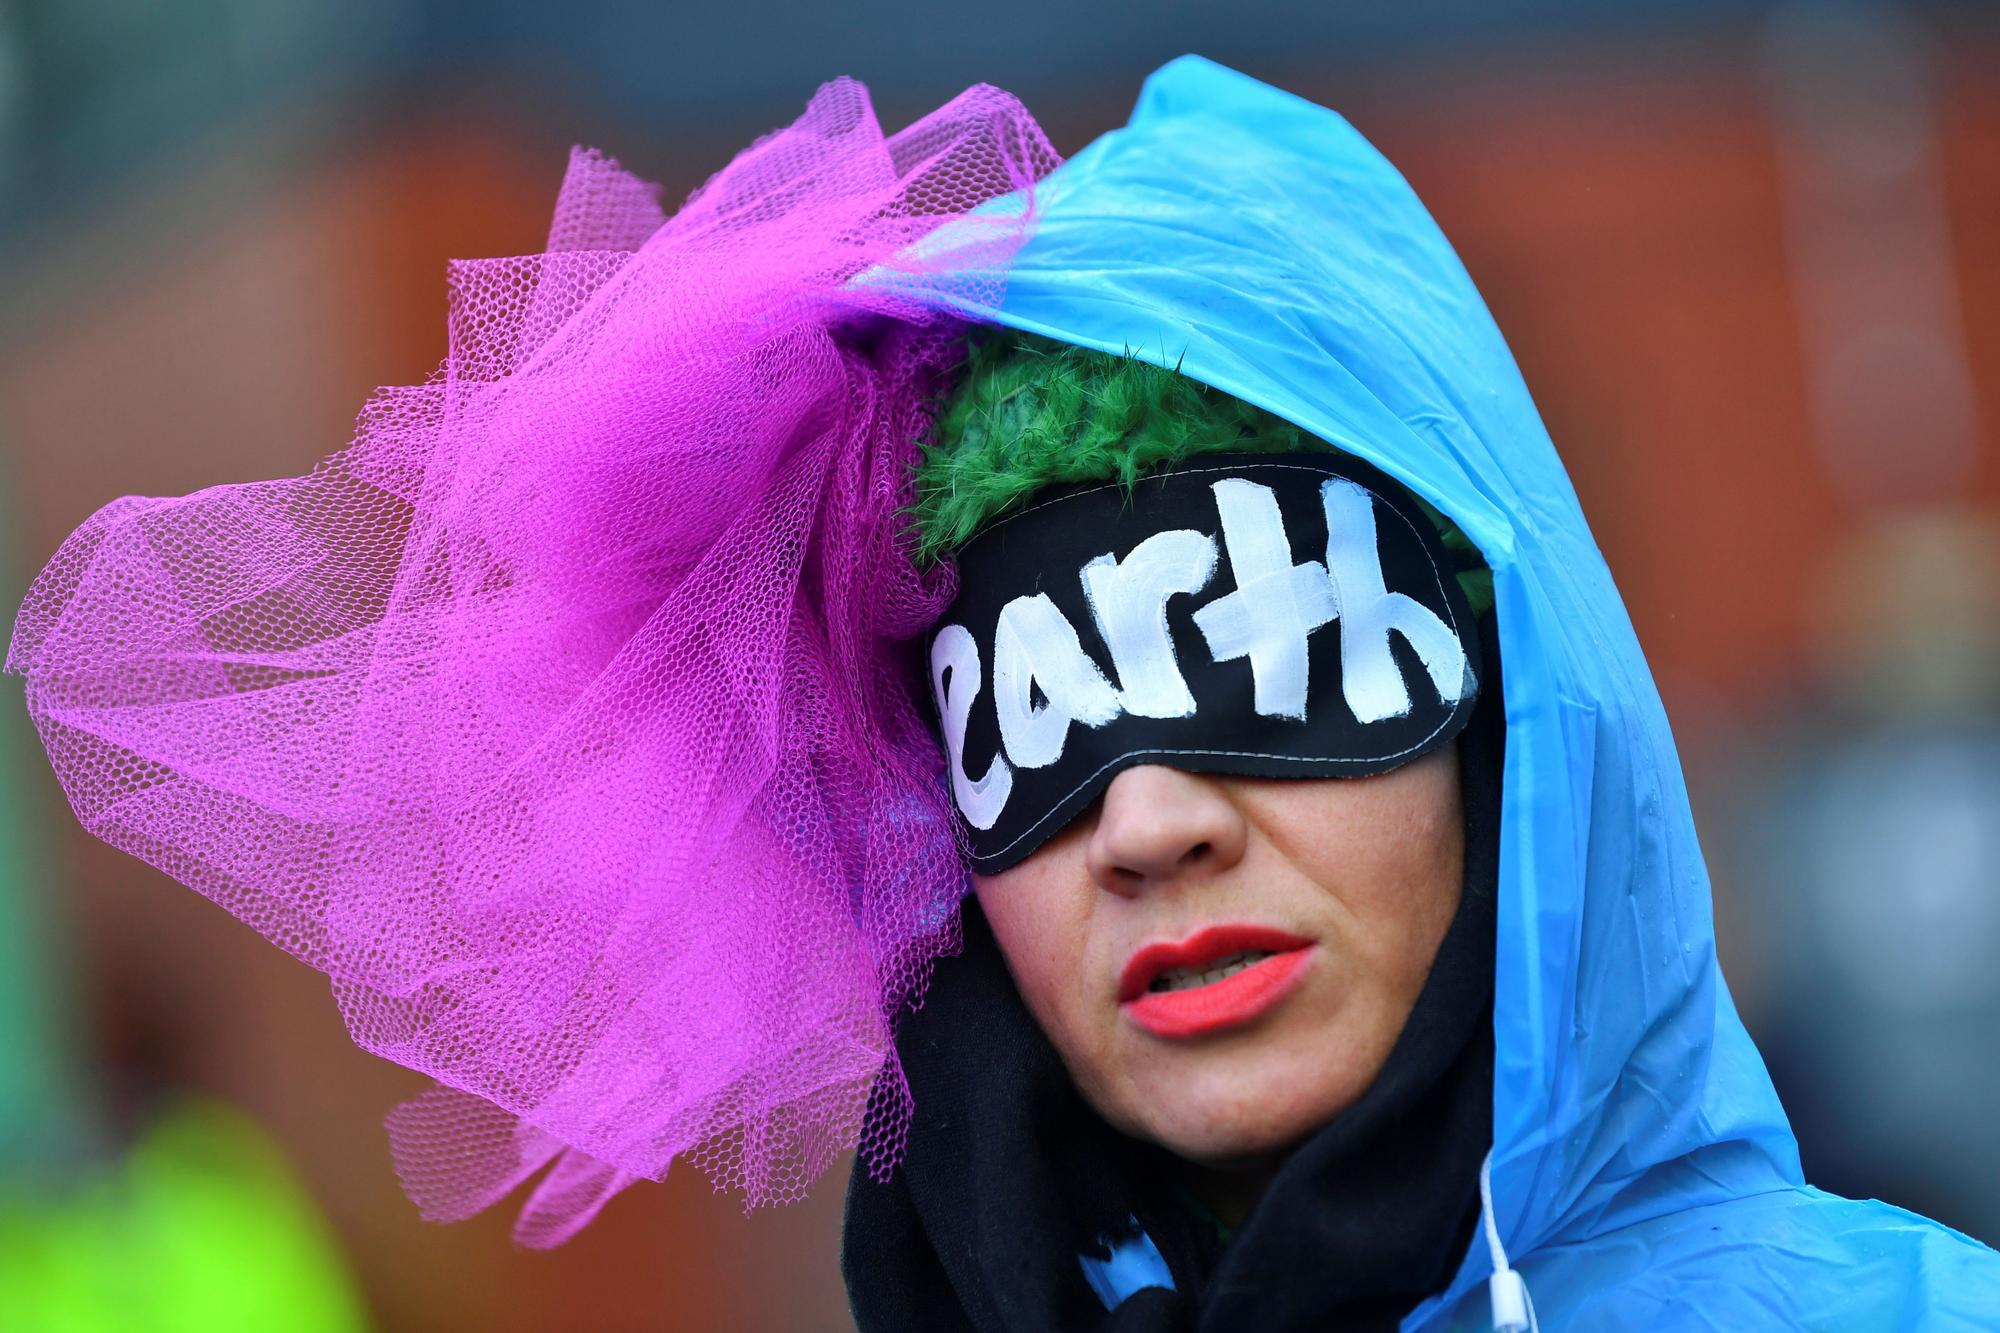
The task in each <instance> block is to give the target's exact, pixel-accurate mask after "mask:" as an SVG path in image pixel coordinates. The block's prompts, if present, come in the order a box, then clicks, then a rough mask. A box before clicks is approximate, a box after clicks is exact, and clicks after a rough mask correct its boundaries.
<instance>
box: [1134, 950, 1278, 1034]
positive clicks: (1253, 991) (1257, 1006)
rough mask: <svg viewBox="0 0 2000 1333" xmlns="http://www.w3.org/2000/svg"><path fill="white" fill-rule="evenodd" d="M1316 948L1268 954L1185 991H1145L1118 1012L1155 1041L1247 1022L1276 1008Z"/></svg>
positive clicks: (1218, 1029) (1216, 1030)
mask: <svg viewBox="0 0 2000 1333" xmlns="http://www.w3.org/2000/svg"><path fill="white" fill-rule="evenodd" d="M1316 952H1318V950H1317V948H1316V947H1313V946H1308V947H1306V948H1304V949H1293V950H1291V951H1289V952H1287V953H1278V954H1272V955H1271V956H1270V957H1269V958H1266V959H1264V960H1263V961H1262V962H1259V963H1253V964H1252V965H1250V966H1249V967H1246V968H1244V969H1243V970H1242V971H1241V972H1238V973H1236V974H1235V975H1234V976H1230V977H1224V978H1223V979H1222V980H1221V981H1216V982H1211V983H1210V984H1209V985H1206V986H1194V987H1191V988H1189V989H1187V990H1167V991H1148V992H1147V993H1146V994H1144V995H1141V996H1139V997H1138V998H1137V999H1134V1000H1127V1001H1125V1003H1124V1004H1122V1005H1120V1006H1119V1008H1121V1009H1123V1010H1124V1011H1125V1013H1126V1014H1127V1015H1128V1016H1129V1017H1130V1018H1131V1019H1132V1021H1133V1022H1135V1023H1137V1024H1138V1025H1139V1026H1140V1027H1142V1028H1144V1029H1146V1031H1148V1032H1150V1033H1152V1034H1153V1035H1154V1036H1156V1037H1166V1038H1168V1039H1170V1040H1178V1039H1180V1038H1183V1037H1199V1036H1202V1035H1204V1034H1205V1033H1210V1032H1220V1031H1222V1030H1223V1029H1224V1028H1233V1027H1238V1026H1241V1025H1242V1024H1244V1023H1248V1022H1249V1021H1250V1020H1251V1019H1253V1018H1256V1017H1257V1016H1258V1015H1260V1014H1263V1013H1265V1012H1266V1011H1268V1010H1270V1009H1272V1008H1274V1007H1276V1005H1277V1004H1278V1003H1279V1002H1280V1001H1282V1000H1283V999H1284V998H1285V997H1286V996H1287V995H1289V994H1291V992H1292V989H1293V987H1294V986H1296V985H1297V984H1298V981H1299V978H1300V977H1302V976H1304V975H1305V970H1306V966H1307V964H1309V963H1311V962H1312V959H1313V955H1314V954H1315V953H1316Z"/></svg>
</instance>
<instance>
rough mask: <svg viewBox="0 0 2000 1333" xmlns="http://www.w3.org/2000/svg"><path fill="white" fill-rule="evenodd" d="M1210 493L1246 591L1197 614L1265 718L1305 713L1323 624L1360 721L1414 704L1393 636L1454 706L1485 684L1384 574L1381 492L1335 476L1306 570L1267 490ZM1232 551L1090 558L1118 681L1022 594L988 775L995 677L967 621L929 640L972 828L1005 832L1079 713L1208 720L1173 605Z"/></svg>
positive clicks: (1241, 486)
mask: <svg viewBox="0 0 2000 1333" xmlns="http://www.w3.org/2000/svg"><path fill="white" fill-rule="evenodd" d="M1210 490H1211V491H1212V492H1213V494H1214V497H1215V506H1216V511H1217V515H1218V517H1219V519H1220V521H1221V527H1222V550H1223V553H1226V555H1227V558H1228V561H1229V566H1230V569H1231V571H1232V572H1233V574H1234V578H1235V584H1236V587H1235V591H1233V592H1230V593H1228V594H1226V595H1224V596H1222V597H1218V598H1216V599H1215V600H1213V601H1211V602H1209V603H1208V604H1207V605H1205V606H1203V607H1201V608H1199V609H1198V610H1196V611H1195V612H1194V617H1193V619H1194V624H1195V627H1196V628H1197V629H1198V630H1199V631H1200V632H1201V637H1202V639H1203V640H1204V642H1205V643H1206V645H1207V648H1208V652H1209V655H1210V657H1211V658H1212V659H1213V660H1214V661H1215V662H1218V663H1220V662H1228V661H1234V660H1237V659H1247V660H1248V662H1249V664H1250V670H1251V673H1252V698H1253V702H1254V707H1255V709H1256V711H1257V712H1258V713H1259V714H1261V715H1263V716H1265V717H1272V718H1285V719H1290V720H1292V721H1296V722H1299V723H1303V722H1305V721H1306V702H1307V685H1308V681H1309V680H1310V677H1311V671H1310V665H1311V657H1310V648H1311V645H1312V643H1313V642H1314V641H1315V640H1314V638H1313V632H1314V631H1315V630H1318V629H1320V628H1321V627H1322V626H1325V625H1327V624H1330V623H1332V622H1333V621H1335V620H1338V621H1339V622H1340V634H1339V640H1340V680H1341V692H1342V695H1343V697H1344V699H1345V701H1346V704H1347V707H1348V709H1349V711H1351V712H1352V714H1353V716H1354V719H1355V720H1356V721H1357V722H1359V723H1363V724H1366V723H1371V722H1380V721H1383V720H1385V719H1389V718H1398V717H1402V716H1405V715H1406V714H1408V713H1409V711H1410V707H1411V704H1410V693H1409V689H1408V687H1407V686H1406V684H1405V683H1404V680H1403V675H1402V672H1401V670H1400V669H1399V668H1398V667H1397V665H1396V662H1395V659H1394V657H1393V656H1392V655H1391V653H1390V648H1389V635H1390V634H1391V633H1392V632H1393V633H1397V634H1401V635H1402V636H1403V638H1404V640H1405V641H1406V642H1407V643H1408V644H1409V645H1410V647H1411V648H1412V649H1414V650H1415V652H1416V654H1417V657H1418V658H1419V659H1420V660H1421V661H1422V663H1423V666H1424V670H1425V672H1426V674H1428V675H1429V677H1430V679H1431V683H1432V685H1433V686H1434V687H1435V688H1436V690H1437V693H1438V696H1439V699H1440V700H1441V701H1442V702H1443V703H1444V704H1446V705H1447V706H1451V705H1454V704H1456V703H1457V702H1458V701H1459V699H1460V698H1461V697H1462V696H1463V695H1464V693H1465V691H1466V690H1467V689H1468V688H1469V687H1470V685H1471V681H1470V678H1469V673H1468V672H1467V670H1466V655H1465V649H1464V646H1463V645H1462V644H1461V643H1460V641H1459V638H1458V636H1457V634H1456V633H1454V632H1453V630H1452V629H1451V627H1449V626H1447V625H1446V624H1445V622H1444V621H1443V620H1442V619H1440V618H1439V617H1438V615H1437V614H1436V613H1435V612H1434V611H1432V610H1431V609H1430V608H1429V607H1427V606H1425V605H1423V604H1422V603H1421V602H1418V601H1417V600H1416V599H1414V598H1412V597H1410V596H1408V595H1406V594H1404V593H1400V592H1390V591H1388V589H1387V588H1386V586H1385V584H1384V580H1383V574H1382V562H1381V553H1380V549H1379V547H1378V545H1377V541H1376V530H1375V510H1374V497H1373V496H1372V495H1371V494H1370V493H1369V492H1368V491H1367V490H1365V489H1363V488H1362V487H1360V486H1358V485H1356V484H1355V483H1353V482H1351V481H1348V480H1345V479H1343V478H1339V477H1333V478H1328V479H1327V480H1326V481H1325V482H1323V483H1322V484H1321V486H1320V505H1321V508H1322V510H1323V511H1324V513H1325V516H1326V527H1327V542H1326V559H1325V561H1324V562H1323V563H1322V562H1321V561H1317V560H1312V561H1307V562H1305V563H1302V564H1294V563H1292V547H1291V541H1290V539H1289V537H1288V536H1287V534H1286V532H1285V525H1284V518H1283V515H1282V514H1281V512H1280V509H1279V505H1278V499H1277V496H1276V495H1275V494H1274V493H1273V492H1272V490H1271V489H1270V488H1269V487H1267V486H1264V485H1261V484H1259V483H1257V482H1253V481H1249V480H1247V479H1245V478H1241V477H1231V478H1228V479H1225V480H1222V481H1218V482H1215V483H1214V484H1213V485H1212V486H1211V487H1210ZM1218 554H1219V553H1218V550H1217V545H1216V541H1215V538H1213V537H1211V536H1208V535H1207V534H1205V533H1202V532H1197V531H1195V530H1193V529H1189V528H1177V529H1172V530H1169V531H1164V532H1157V533H1154V534H1153V535H1151V536H1149V537H1147V538H1146V539H1145V540H1144V541H1141V542H1139V543H1138V544H1137V545H1136V546H1135V547H1133V548H1132V550H1131V551H1130V553H1128V554H1127V555H1126V556H1125V558H1124V559H1122V560H1119V559H1116V558H1114V557H1113V556H1112V555H1110V554H1109V553H1107V554H1104V555H1100V556H1097V557H1096V558H1094V559H1092V560H1090V561H1088V562H1087V563H1085V564H1084V565H1083V567H1082V569H1081V570H1080V571H1079V574H1078V577H1079V578H1080V579H1081V580H1082V585H1083V593H1084V597H1085V600H1086V601H1087V603H1088V604H1089V607H1090V613H1091V618H1092V621H1093V622H1094V624H1095V627H1096V630H1097V634H1098V637H1099V639H1100V640H1101V641H1102V642H1103V644H1104V645H1105V647H1106V648H1107V649H1108V651H1109V653H1110V657H1111V664H1112V669H1113V672H1114V673H1115V675H1116V678H1117V681H1118V683H1117V684H1116V685H1113V684H1112V682H1111V680H1110V679H1109V678H1107V677H1106V675H1105V673H1104V672H1103V671H1102V670H1101V669H1100V668H1099V667H1098V665H1097V663H1096V662H1095V661H1093V660H1092V659H1091V657H1090V656H1089V654H1088V653H1086V652H1085V651H1084V648H1083V644H1082V641H1081V639H1080V637H1079V636H1078V634H1077V631H1076V628H1075V626H1074V625H1072V624H1071V623H1070V621H1069V618H1068V617H1067V616H1065V615H1064V614H1063V612H1062V611H1061V609H1060V608H1058V607H1057V606H1056V604H1055V603H1054V602H1053V601H1051V600H1050V599H1049V597H1048V595H1047V594H1046V593H1039V592H1038V593H1034V594H1031V595H1026V596H1021V597H1016V598H1014V599H1013V600H1011V601H1009V602H1008V603H1007V604H1006V605H1005V606H1004V607H1003V608H1002V609H1001V611H1000V615H999V619H998V621H997V623H996V625H995V628H994V633H993V655H992V662H993V694H994V700H993V701H994V708H995V713H996V716H997V720H998V723H999V731H1000V740H1001V746H1002V749H1003V750H1004V754H996V755H995V756H994V758H993V761H992V763H991V764H990V765H989V766H988V768H987V770H986V772H985V773H984V774H983V775H982V776H980V777H978V778H972V777H970V776H968V775H967V773H966V772H965V763H964V760H965V755H964V747H965V733H966V724H967V721H968V719H969V718H970V716H971V713H972V707H973V703H974V701H975V699H977V697H978V695H979V691H980V689H981V687H982V684H983V679H982V672H981V669H980V661H981V654H980V650H979V645H978V644H977V642H975V640H974V639H973V636H972V633H971V632H970V631H969V630H967V629H966V628H965V627H964V626H963V625H958V624H947V625H945V626H944V627H942V628H941V629H940V630H939V631H938V633H937V636H936V638H935V639H933V640H932V643H931V652H930V671H931V688H932V691H933V694H934V696H935V698H936V702H937V708H938V716H939V719H940V720H941V722H942V724H943V730H944V737H945V745H946V749H947V750H948V751H949V754H950V761H951V788H952V796H953V799H954V800H955V801H956V803H957V805H958V808H959V810H960V812H961V813H962V814H963V815H964V817H965V819H966V822H967V823H969V824H971V825H972V826H973V827H974V828H976V829H982V830H983V829H990V828H992V827H993V825H994V823H995V821H997V820H998V819H999V817H1000V813H1001V811H1002V810H1003V809H1004V808H1005V806H1006V804H1007V798H1008V797H1009V795H1010V794H1011V793H1012V791H1013V786H1014V769H1016V768H1021V769H1035V768H1043V767H1047V766H1048V765H1051V764H1054V763H1056V762H1057V761H1058V760H1059V759H1061V757H1062V754H1063V749H1064V746H1065V744H1066V742H1067V740H1068V738H1069V734H1070V728H1071V726H1072V725H1073V724H1075V723H1078V722H1080V723H1082V724H1084V725H1085V726H1087V727H1093V728H1095V727H1103V726H1105V725H1106V724H1107V723H1110V722H1112V721H1113V720H1115V719H1116V718H1118V717H1120V716H1123V715H1131V716H1133V717H1146V718H1187V717H1193V716H1195V714H1196V711H1197V703H1196V700H1195V696H1194V694H1193V693H1192V692H1191V691H1190V690H1189V688H1188V683H1187V679H1186V677H1185V676H1184V675H1183V673H1182V671H1181V663H1180V660H1179V657H1178V655H1177V653H1176V649H1175V645H1174V639H1173V635H1172V634H1171V633H1170V632H1169V629H1168V625H1167V603H1168V601H1169V600H1170V599H1171V598H1173V597H1176V596H1186V595H1192V594H1194V593H1198V592H1200V591H1201V590H1202V589H1203V588H1205V587H1207V586H1208V584H1209V582H1210V580H1211V579H1212V578H1213V576H1214V574H1215V569H1216V564H1217V560H1218ZM1038 696H1039V700H1040V702H1039V703H1038V702H1037V697H1038Z"/></svg>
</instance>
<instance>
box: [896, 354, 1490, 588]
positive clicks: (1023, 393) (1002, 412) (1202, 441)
mask: <svg viewBox="0 0 2000 1333" xmlns="http://www.w3.org/2000/svg"><path fill="white" fill-rule="evenodd" d="M1332 447H1333V446H1332V445H1329V444H1327V443H1326V442H1325V441H1324V440H1321V439H1319V438H1318V437H1316V436H1314V435H1311V434H1308V433H1307V432H1305V431H1302V430H1300V429H1299V428H1298V427H1297V426H1294V425H1292V424H1291V423H1290V422H1288V421H1286V420H1284V419H1283V418H1281V417H1277V416H1274V415H1272V414H1271V413H1269V412H1266V411H1264V410H1263V409H1261V408H1256V407H1252V406H1251V405H1250V404H1248V403H1245V402H1242V401H1241V400H1239V399H1236V398H1232V397H1230V396H1229V395H1228V394H1225V393H1221V392H1218V391H1217V390H1215V389H1211V388H1209V387H1208V386H1207V385H1205V384H1202V383H1200V382H1199V381H1197V380H1193V379H1189V378H1188V377H1186V376H1184V375H1179V374H1176V373H1175V372H1173V371H1171V370H1166V369H1162V368H1161V367H1159V366H1156V365H1153V364H1152V363H1150V362H1147V361H1139V360H1136V359H1134V358H1132V357H1121V356H1110V355H1107V354H1105V353H1103V352H1093V351H1090V350H1087V349H1085V348H1081V347H1074V346H1071V345H1069V344H1068V343H1059V342H1054V341H1052V340H1050V339H1047V338H1038V337H1035V336H1033V335H1031V334H1024V333H1016V332H1012V331H999V332H994V333H991V334H986V335H982V336H978V337H975V338H974V339H973V340H972V343H971V348H970V352H969V354H968V356H967V358H966V363H965V368H964V370H963V372H962V373H961V375H960V378H959V381H958V384H957V385H956V386H955V388H954V389H953V390H952V392H951V394H950V395H949V396H948V397H946V399H945V400H944V402H943V403H942V404H941V405H940V408H939V411H938V416H937V425H936V429H935V430H934V432H933V442H932V443H928V444H925V445H924V447H923V460H922V462H921V463H919V464H918V467H917V476H916V504H915V505H914V506H913V511H912V517H913V519H914V521H915V525H916V530H917V558H918V561H919V562H920V563H922V564H927V565H928V564H932V563H935V562H936V561H938V560H940V559H942V558H944V557H945V556H947V555H949V554H951V553H952V552H953V551H955V550H957V549H958V548H959V547H960V546H963V545H964V544H965V543H966V541H968V540H969V539H970V538H971V537H972V535H973V534H974V533H975V532H977V531H979V529H980V528H982V527H984V526H985V525H986V524H987V523H988V522H990V521H991V520H993V519H995V518H998V517H1000V516H1001V515H1002V514H1005V513H1007V512H1008V511H1009V510H1011V509H1013V508H1015V507H1016V506H1017V505H1019V504H1020V503H1021V502H1022V501H1023V500H1025V499H1026V498H1027V497H1028V496H1030V495H1032V494H1034V493H1035V492H1036V491H1038V490H1041V489H1042V488H1043V487H1045V486H1059V485H1064V484H1067V483H1073V482H1088V481H1111V480H1116V481H1118V482H1120V483H1122V484H1123V485H1126V486H1128V487H1129V486H1130V485H1131V484H1132V483H1133V482H1134V481H1136V480H1137V479H1138V478H1139V477H1141V476H1142V475H1144V474H1145V473H1147V472H1150V471H1152V470H1153V469H1155V468H1159V467H1166V466H1171V465H1173V464H1176V463H1179V462H1181V461H1182V460H1183V459H1186V458H1190V457H1194V456H1196V455H1199V454H1207V453H1223V452H1232V453H1272V454H1279V453H1290V452H1294V451H1309V450H1329V449H1332ZM1424 510H1425V512H1426V513H1428V514H1429V515H1430V517H1431V520H1432V521H1433V522H1434V523H1436V524H1437V527H1438V531H1439V533H1440V534H1441V535H1442V537H1443V540H1444V545H1445V547H1446V549H1448V550H1450V551H1453V552H1454V553H1456V554H1458V555H1460V556H1463V557H1464V558H1465V559H1466V562H1467V564H1468V565H1469V566H1471V567H1470V568H1467V569H1466V570H1464V571H1463V572H1461V573H1460V574H1459V576H1458V579H1459V584H1460V586H1462V587H1463V588H1464V589H1465V595H1466V600H1467V601H1468V602H1469V603H1470V604H1471V606H1472V609H1473V611H1474V612H1475V613H1476V614H1480V615H1484V614H1485V612H1486V609H1487V608H1488V607H1490V606H1492V604H1493V576H1492V574H1491V572H1489V571H1488V570H1487V569H1486V568H1485V567H1484V565H1483V564H1481V563H1480V561H1479V557H1478V552H1477V550H1476V549H1475V548H1474V547H1473V545H1472V543H1471V541H1469V540H1468V539H1467V538H1466V536H1465V534H1464V533H1462V532H1460V531H1459V530H1458V527H1457V525H1456V524H1454V523H1452V521H1451V520H1450V519H1448V518H1446V517H1445V516H1444V515H1443V514H1440V513H1438V512H1437V511H1436V510H1434V509H1432V508H1431V507H1430V506H1429V505H1424Z"/></svg>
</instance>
